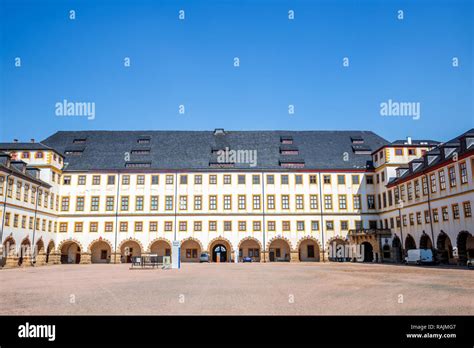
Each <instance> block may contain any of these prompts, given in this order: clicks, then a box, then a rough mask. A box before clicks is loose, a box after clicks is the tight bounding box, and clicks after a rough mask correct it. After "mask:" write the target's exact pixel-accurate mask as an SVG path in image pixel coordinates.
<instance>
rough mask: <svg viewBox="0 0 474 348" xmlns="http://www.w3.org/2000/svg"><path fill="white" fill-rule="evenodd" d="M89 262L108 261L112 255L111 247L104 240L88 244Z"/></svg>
mask: <svg viewBox="0 0 474 348" xmlns="http://www.w3.org/2000/svg"><path fill="white" fill-rule="evenodd" d="M89 250H90V253H91V263H109V262H110V258H111V255H112V247H111V245H110V243H108V242H107V241H105V240H96V241H94V242H92V243H91V245H90V246H89Z"/></svg>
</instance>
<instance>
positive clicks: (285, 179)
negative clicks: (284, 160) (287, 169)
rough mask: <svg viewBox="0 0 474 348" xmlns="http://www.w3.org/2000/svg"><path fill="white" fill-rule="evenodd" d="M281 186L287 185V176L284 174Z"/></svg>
mask: <svg viewBox="0 0 474 348" xmlns="http://www.w3.org/2000/svg"><path fill="white" fill-rule="evenodd" d="M281 184H282V185H288V175H286V174H285V175H282V176H281Z"/></svg>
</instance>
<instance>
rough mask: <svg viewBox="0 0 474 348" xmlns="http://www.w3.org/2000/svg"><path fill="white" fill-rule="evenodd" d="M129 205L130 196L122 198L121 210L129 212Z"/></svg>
mask: <svg viewBox="0 0 474 348" xmlns="http://www.w3.org/2000/svg"><path fill="white" fill-rule="evenodd" d="M128 203H129V200H128V196H122V199H121V204H120V209H121V210H122V211H128Z"/></svg>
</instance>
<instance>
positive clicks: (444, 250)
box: [436, 231, 453, 264]
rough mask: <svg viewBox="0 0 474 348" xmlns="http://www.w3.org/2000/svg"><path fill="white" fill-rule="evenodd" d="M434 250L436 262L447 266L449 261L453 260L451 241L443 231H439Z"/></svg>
mask: <svg viewBox="0 0 474 348" xmlns="http://www.w3.org/2000/svg"><path fill="white" fill-rule="evenodd" d="M436 249H438V261H439V262H440V263H444V264H449V260H450V259H452V258H453V246H452V244H451V239H450V238H449V236H448V235H447V234H446V233H445V232H443V231H441V233H440V234H439V235H438V239H437V240H436Z"/></svg>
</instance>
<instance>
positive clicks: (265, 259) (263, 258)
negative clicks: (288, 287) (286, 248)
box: [260, 251, 270, 262]
mask: <svg viewBox="0 0 474 348" xmlns="http://www.w3.org/2000/svg"><path fill="white" fill-rule="evenodd" d="M260 262H270V258H269V254H268V251H261V252H260Z"/></svg>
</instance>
